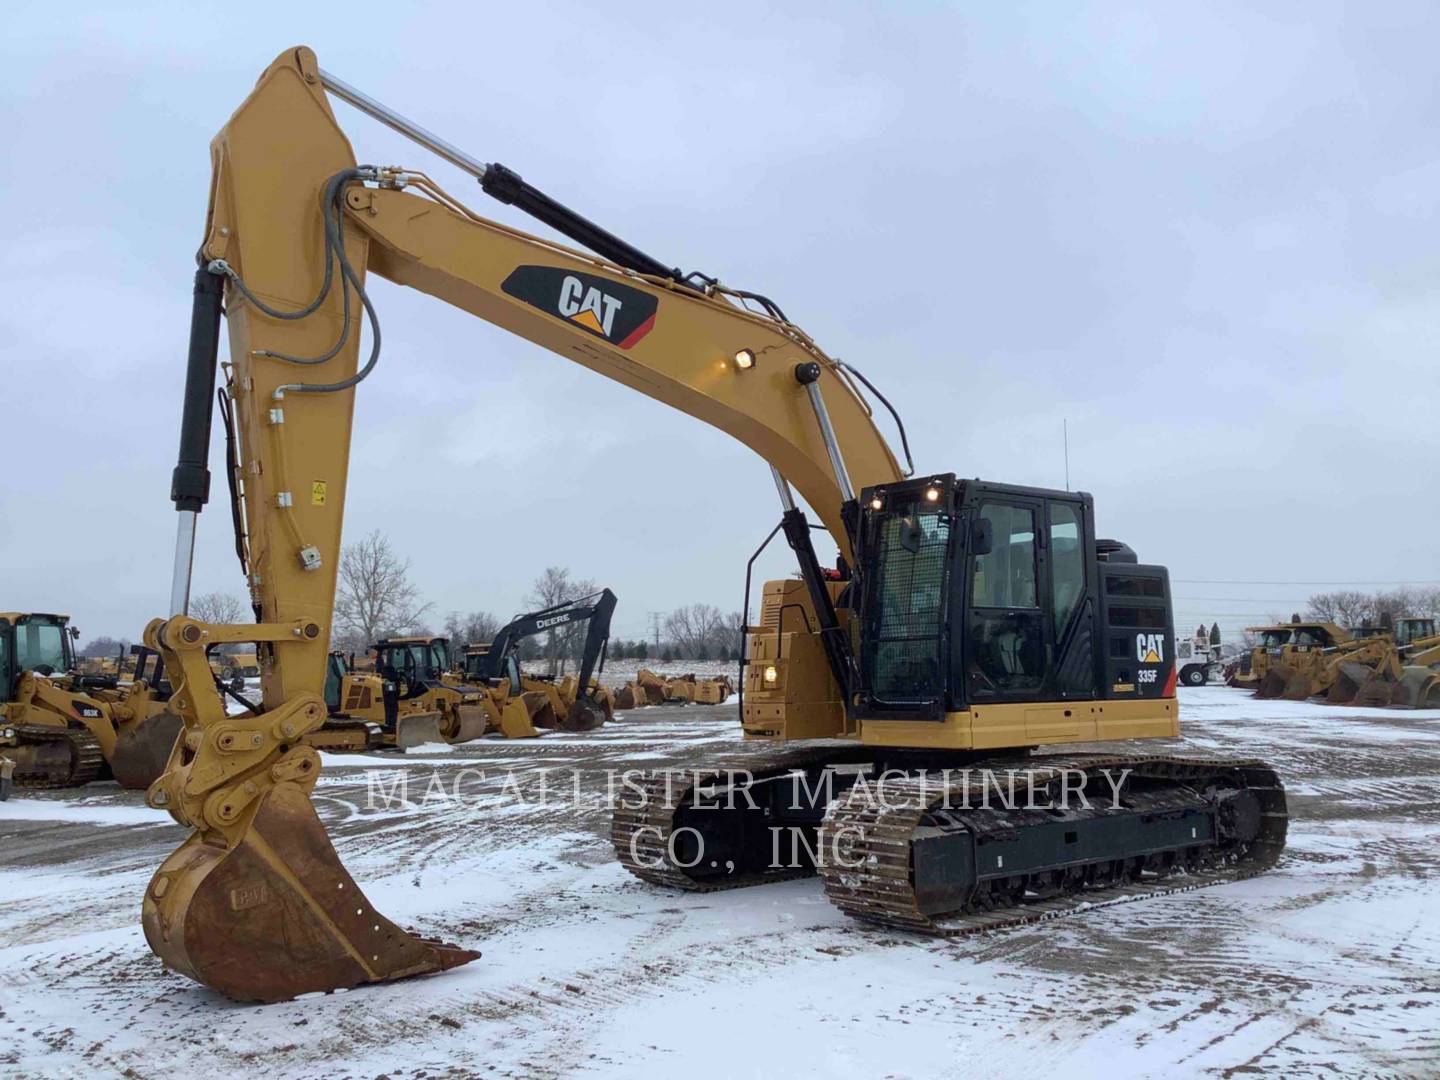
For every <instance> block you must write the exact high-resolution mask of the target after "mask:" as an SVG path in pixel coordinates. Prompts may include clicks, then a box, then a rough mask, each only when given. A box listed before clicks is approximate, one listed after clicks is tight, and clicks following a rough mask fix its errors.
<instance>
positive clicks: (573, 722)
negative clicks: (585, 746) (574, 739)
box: [560, 698, 605, 731]
mask: <svg viewBox="0 0 1440 1080" xmlns="http://www.w3.org/2000/svg"><path fill="white" fill-rule="evenodd" d="M604 723H605V707H604V706H603V705H601V704H600V703H599V702H595V701H590V700H588V699H586V698H576V699H575V701H574V702H572V703H571V705H570V710H569V712H567V713H566V714H565V722H564V723H563V724H561V725H560V729H561V730H562V731H594V730H595V729H596V728H598V727H601V726H603V725H604Z"/></svg>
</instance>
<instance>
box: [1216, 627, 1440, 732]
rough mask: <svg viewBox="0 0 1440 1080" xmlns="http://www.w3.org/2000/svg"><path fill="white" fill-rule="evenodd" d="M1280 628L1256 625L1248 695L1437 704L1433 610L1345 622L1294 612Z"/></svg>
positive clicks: (1439, 680) (1439, 655) (1437, 641)
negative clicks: (1354, 624) (1381, 620)
mask: <svg viewBox="0 0 1440 1080" xmlns="http://www.w3.org/2000/svg"><path fill="white" fill-rule="evenodd" d="M1280 629H1281V628H1279V627H1266V628H1264V632H1265V633H1264V637H1263V638H1262V640H1261V642H1260V643H1259V644H1258V645H1257V646H1256V647H1255V648H1254V649H1253V650H1252V651H1251V659H1250V669H1251V671H1252V672H1255V671H1259V672H1260V677H1259V679H1258V680H1257V681H1256V682H1255V696H1256V697H1260V698H1284V699H1285V700H1287V701H1305V700H1307V699H1309V698H1312V697H1323V698H1324V699H1325V701H1326V702H1328V703H1329V704H1332V705H1349V704H1355V705H1396V706H1400V707H1403V708H1411V709H1415V708H1420V709H1424V708H1436V707H1440V635H1437V634H1436V633H1435V620H1434V619H1433V618H1428V617H1419V616H1401V617H1399V618H1396V619H1394V620H1392V621H1389V622H1387V623H1385V624H1384V625H1380V626H1362V627H1358V628H1353V629H1346V628H1342V627H1340V626H1337V625H1336V624H1335V623H1331V622H1303V621H1301V620H1300V619H1299V617H1298V616H1296V617H1295V619H1293V620H1292V621H1291V622H1290V623H1288V624H1283V630H1284V631H1285V633H1284V634H1283V635H1282V634H1281V633H1280ZM1241 685H1243V684H1241Z"/></svg>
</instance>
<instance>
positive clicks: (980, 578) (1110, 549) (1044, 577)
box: [852, 474, 1175, 720]
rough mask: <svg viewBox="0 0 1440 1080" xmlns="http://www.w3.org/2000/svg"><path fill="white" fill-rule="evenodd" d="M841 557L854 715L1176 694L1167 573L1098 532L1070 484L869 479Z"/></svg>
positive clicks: (913, 714) (918, 715)
mask: <svg viewBox="0 0 1440 1080" xmlns="http://www.w3.org/2000/svg"><path fill="white" fill-rule="evenodd" d="M855 552H856V563H857V566H856V581H857V583H858V586H859V587H858V588H856V589H854V590H852V592H853V598H852V603H853V605H854V608H855V619H856V623H857V626H858V638H859V641H858V644H859V650H858V651H859V679H860V682H859V687H858V692H857V693H856V694H855V695H854V701H853V706H854V710H855V711H856V712H857V713H858V715H859V716H861V717H863V718H867V719H895V720H901V719H903V720H919V719H931V720H940V719H943V718H944V716H945V714H946V713H947V712H955V711H959V710H963V709H968V708H976V707H980V706H983V705H986V704H999V703H1004V702H1044V701H1067V700H1086V699H1092V700H1093V699H1134V698H1156V697H1170V696H1173V695H1174V670H1175V669H1174V637H1175V635H1174V625H1173V618H1172V612H1171V603H1170V581H1169V574H1168V572H1167V571H1166V570H1165V568H1164V567H1161V566H1146V565H1141V564H1140V563H1139V562H1138V561H1137V560H1136V557H1135V553H1134V552H1133V551H1131V550H1130V549H1129V548H1128V547H1126V546H1125V545H1124V544H1121V543H1118V542H1116V541H1113V540H1099V541H1097V540H1096V539H1095V533H1094V504H1093V501H1092V499H1091V497H1090V496H1089V495H1088V494H1085V493H1084V492H1068V491H1054V490H1049V489H1044V488H1030V487H1019V486H1015V485H1010V484H995V483H989V482H985V481H981V480H962V481H957V480H956V479H955V477H954V475H953V474H944V475H940V476H932V477H928V478H924V479H919V480H908V481H902V482H899V483H894V484H884V485H878V486H876V487H871V488H867V489H865V491H864V492H863V493H862V494H861V498H860V501H859V518H858V522H857V528H856V543H855Z"/></svg>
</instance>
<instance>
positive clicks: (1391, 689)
mask: <svg viewBox="0 0 1440 1080" xmlns="http://www.w3.org/2000/svg"><path fill="white" fill-rule="evenodd" d="M1398 689H1399V684H1398V683H1396V682H1394V681H1392V680H1390V679H1387V678H1386V677H1385V676H1383V675H1381V674H1379V673H1378V672H1376V671H1374V670H1371V671H1370V673H1369V675H1368V676H1367V677H1366V679H1365V681H1364V682H1362V683H1361V684H1360V688H1359V689H1358V690H1356V691H1355V700H1354V704H1356V705H1363V706H1375V705H1390V704H1392V703H1393V702H1394V701H1395V692H1396V691H1397V690H1398Z"/></svg>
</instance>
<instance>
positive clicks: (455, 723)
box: [440, 705, 485, 743]
mask: <svg viewBox="0 0 1440 1080" xmlns="http://www.w3.org/2000/svg"><path fill="white" fill-rule="evenodd" d="M484 734H485V710H484V709H482V708H480V707H479V706H478V705H457V706H456V707H455V710H454V713H453V719H452V718H447V721H446V723H444V724H442V725H441V727H440V737H441V738H442V739H444V740H445V741H446V742H447V743H466V742H469V741H470V740H471V739H478V738H480V736H482V735H484Z"/></svg>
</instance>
